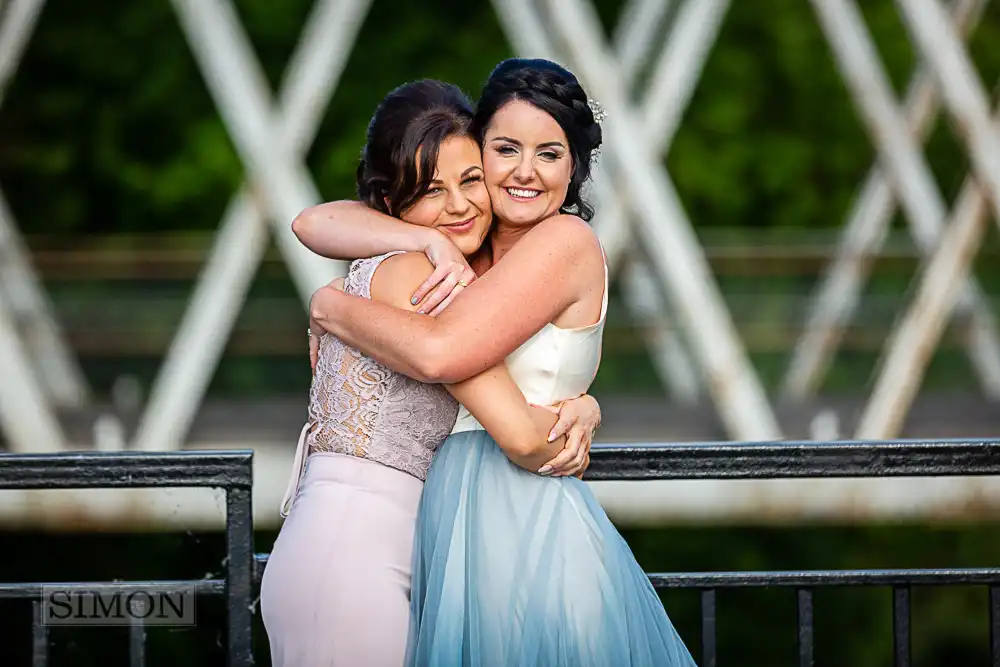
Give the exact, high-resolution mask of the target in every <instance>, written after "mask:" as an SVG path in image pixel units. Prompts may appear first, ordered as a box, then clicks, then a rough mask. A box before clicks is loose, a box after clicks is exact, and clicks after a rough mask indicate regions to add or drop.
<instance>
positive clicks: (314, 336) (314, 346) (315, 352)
mask: <svg viewBox="0 0 1000 667" xmlns="http://www.w3.org/2000/svg"><path fill="white" fill-rule="evenodd" d="M327 287H332V288H334V289H337V290H340V291H341V292H343V291H344V279H343V278H334V279H333V280H332V281H331V282H330V284H328V285H326V286H325V287H321V288H320V289H326V288H327ZM316 291H317V292H318V291H319V290H316ZM313 296H314V297H315V296H316V293H313ZM309 301H310V308H309V310H310V312H311V311H312V306H311V304H312V299H310V300H309ZM308 332H309V366H310V368H312V372H313V375H315V374H316V362H318V361H319V339H320V337H321V336H323V334H325V333H326V330H325V329H324V328H323V327H322V325H320V323H319V322H317V321H316V320H315V319H313V318H312V317H310V318H309V329H308Z"/></svg>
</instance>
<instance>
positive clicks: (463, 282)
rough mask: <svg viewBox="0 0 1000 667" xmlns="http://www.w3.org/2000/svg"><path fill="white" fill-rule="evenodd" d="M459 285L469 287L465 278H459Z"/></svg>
mask: <svg viewBox="0 0 1000 667" xmlns="http://www.w3.org/2000/svg"><path fill="white" fill-rule="evenodd" d="M457 285H458V286H459V287H468V286H469V283H467V282H465V281H464V280H459V281H458V283H457Z"/></svg>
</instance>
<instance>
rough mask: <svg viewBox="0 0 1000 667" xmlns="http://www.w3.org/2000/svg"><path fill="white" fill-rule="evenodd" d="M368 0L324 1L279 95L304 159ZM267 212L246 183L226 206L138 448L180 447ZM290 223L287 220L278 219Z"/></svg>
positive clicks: (244, 286) (255, 254)
mask: <svg viewBox="0 0 1000 667" xmlns="http://www.w3.org/2000/svg"><path fill="white" fill-rule="evenodd" d="M370 4H371V1H370V0H319V1H318V2H317V4H316V5H315V6H314V9H313V12H312V14H311V15H310V17H309V19H308V20H307V22H306V27H305V29H304V31H303V34H302V37H301V39H300V40H299V44H298V46H297V47H296V50H295V53H294V54H293V55H292V59H291V61H290V64H289V66H288V71H287V74H286V75H285V80H284V83H283V85H282V88H281V91H280V93H279V100H278V112H277V113H278V118H277V127H275V128H274V131H275V133H276V138H275V141H276V142H278V143H282V144H287V145H289V146H291V148H292V151H293V154H294V156H295V158H296V159H299V160H301V159H303V158H304V156H305V153H306V151H308V149H309V146H310V145H312V142H313V140H314V139H315V136H316V132H317V130H318V128H319V124H320V122H321V120H322V117H323V113H324V111H325V110H326V107H327V105H328V103H329V100H330V97H331V96H332V94H333V91H334V90H335V89H336V86H337V82H338V80H339V78H340V74H341V73H342V72H343V69H344V66H345V64H346V63H347V59H348V57H349V56H350V52H351V49H352V47H353V44H354V41H355V39H356V36H357V33H358V31H359V29H360V26H361V24H362V22H363V21H364V17H365V15H366V14H367V12H368V7H369V6H370ZM267 219H268V215H267V212H266V211H265V210H263V209H262V208H261V206H260V205H259V202H258V201H257V200H256V199H255V198H254V197H253V193H252V190H251V186H250V185H249V184H244V185H243V186H242V187H241V188H240V190H239V192H238V193H237V194H236V195H235V197H234V198H233V200H232V201H231V202H230V204H229V206H228V207H227V209H226V214H225V216H224V217H223V219H222V222H221V223H220V227H219V232H218V235H217V236H216V240H215V243H214V245H213V248H212V251H211V254H210V256H209V258H208V261H207V262H206V264H205V267H204V269H203V271H202V274H201V276H200V278H199V281H198V284H197V286H196V288H195V291H194V293H193V295H192V297H191V301H190V304H189V306H188V309H187V311H186V312H185V315H184V319H183V320H182V322H181V325H180V328H179V329H178V332H177V335H176V336H175V337H174V339H173V342H172V343H171V346H170V349H169V350H168V352H167V357H166V359H165V361H164V364H163V367H162V369H161V371H160V373H159V375H158V376H157V379H156V382H155V383H154V385H153V389H152V391H151V395H150V401H149V403H148V404H147V406H146V409H145V411H144V413H143V417H142V421H141V422H140V424H139V427H138V430H137V432H136V435H135V441H134V445H133V447H134V448H135V449H139V450H146V451H162V450H171V449H177V448H178V447H180V446H181V444H182V441H183V439H184V438H185V436H186V435H187V433H188V430H189V429H190V427H191V422H192V421H193V419H194V416H195V412H196V410H197V407H198V405H199V404H200V403H201V401H202V399H203V397H204V395H205V391H206V389H207V387H208V384H209V382H210V380H211V377H212V375H213V374H214V372H215V370H216V368H217V367H218V364H219V359H220V357H221V356H222V352H223V350H224V348H225V344H226V341H227V340H228V339H229V336H230V334H231V332H232V328H233V326H234V324H235V321H236V318H237V316H238V314H239V311H240V308H241V306H242V305H243V303H244V302H245V300H246V295H247V292H248V290H249V288H250V283H251V281H252V279H253V276H254V273H255V272H256V270H257V267H258V266H259V265H260V262H261V260H262V259H263V256H264V252H265V250H266V248H267V242H268V238H269V235H268V226H267ZM280 222H282V223H287V221H280Z"/></svg>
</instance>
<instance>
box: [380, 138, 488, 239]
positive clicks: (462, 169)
mask: <svg viewBox="0 0 1000 667" xmlns="http://www.w3.org/2000/svg"><path fill="white" fill-rule="evenodd" d="M399 217H400V218H402V219H403V220H405V221H406V222H410V223H413V224H415V225H421V226H423V227H434V228H435V229H439V230H441V231H442V232H444V233H445V234H447V235H448V237H449V238H450V239H451V240H452V241H453V242H454V243H455V245H456V246H458V249H459V250H461V251H462V253H463V254H465V255H471V254H473V253H474V252H476V251H477V250H479V247H480V246H481V245H482V244H483V240H484V239H485V238H486V233H487V232H488V231H489V229H490V224H491V223H492V222H493V212H492V208H491V206H490V196H489V193H488V192H487V190H486V183H485V181H484V179H483V156H482V153H480V151H479V146H477V145H476V142H475V141H474V140H472V139H471V138H469V137H449V138H448V139H445V140H444V141H443V142H442V143H441V148H440V150H439V151H438V160H437V170H436V171H435V172H434V180H433V181H431V184H430V189H429V190H428V191H427V194H425V195H424V196H423V197H421V198H420V199H418V200H417V202H416V203H415V204H413V206H411V207H410V208H408V209H407V210H405V211H403V213H402V214H401V215H400V216H399Z"/></svg>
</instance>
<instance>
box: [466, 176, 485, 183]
mask: <svg viewBox="0 0 1000 667" xmlns="http://www.w3.org/2000/svg"><path fill="white" fill-rule="evenodd" d="M482 180H483V178H482V176H468V177H466V179H465V180H464V181H462V185H470V184H472V183H479V182H480V181H482Z"/></svg>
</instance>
